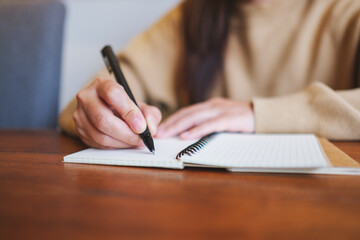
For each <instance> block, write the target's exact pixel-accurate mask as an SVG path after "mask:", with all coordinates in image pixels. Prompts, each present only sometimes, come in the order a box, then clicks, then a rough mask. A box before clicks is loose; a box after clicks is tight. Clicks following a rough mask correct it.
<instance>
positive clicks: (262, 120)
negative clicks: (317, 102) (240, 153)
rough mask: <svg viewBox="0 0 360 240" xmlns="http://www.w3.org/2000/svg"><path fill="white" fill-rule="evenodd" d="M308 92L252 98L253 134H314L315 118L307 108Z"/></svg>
mask: <svg viewBox="0 0 360 240" xmlns="http://www.w3.org/2000/svg"><path fill="white" fill-rule="evenodd" d="M308 90H309V89H307V90H304V91H301V92H297V93H294V94H290V95H286V96H280V97H271V98H254V99H253V104H254V115H255V132H256V133H311V132H315V130H316V126H315V125H316V124H315V123H316V122H317V121H316V120H317V119H316V118H317V116H316V114H315V113H313V110H312V109H311V108H310V107H309V104H310V96H309V93H308Z"/></svg>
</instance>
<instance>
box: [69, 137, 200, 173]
mask: <svg viewBox="0 0 360 240" xmlns="http://www.w3.org/2000/svg"><path fill="white" fill-rule="evenodd" d="M193 142H194V141H183V140H179V139H176V138H170V139H154V144H155V152H156V154H155V155H153V154H152V153H150V152H149V150H148V149H147V148H145V147H143V148H139V149H118V150H100V149H93V148H89V149H86V150H83V151H80V152H77V153H74V154H71V155H68V156H65V157H64V162H71V163H88V164H100V165H120V166H141V167H159V168H177V169H182V168H183V164H182V163H181V162H180V161H178V160H176V154H177V153H178V152H179V151H181V150H182V149H184V148H186V147H187V146H188V145H190V144H192V143H193Z"/></svg>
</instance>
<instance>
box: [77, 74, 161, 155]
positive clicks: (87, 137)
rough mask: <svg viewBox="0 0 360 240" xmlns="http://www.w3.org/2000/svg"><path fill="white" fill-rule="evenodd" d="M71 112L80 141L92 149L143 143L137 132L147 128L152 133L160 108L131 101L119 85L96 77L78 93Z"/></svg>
mask: <svg viewBox="0 0 360 240" xmlns="http://www.w3.org/2000/svg"><path fill="white" fill-rule="evenodd" d="M76 99H77V108H76V110H75V112H74V114H73V119H74V122H75V125H76V130H77V132H78V135H79V137H80V138H81V140H82V141H83V142H84V143H85V144H87V145H89V146H91V147H95V148H103V149H112V148H129V147H136V146H139V145H140V144H142V142H141V138H140V137H139V135H138V134H139V133H142V132H144V131H145V129H146V123H147V124H148V126H149V130H150V132H151V133H152V134H153V135H155V134H156V131H157V126H158V125H159V123H160V121H161V113H160V111H159V109H157V108H156V107H153V106H149V105H146V104H144V103H139V107H140V109H139V108H138V107H137V106H136V105H135V104H134V103H133V102H132V101H131V99H130V98H129V97H128V95H127V94H126V92H125V90H124V89H123V87H122V86H121V85H119V84H118V83H116V82H115V81H113V80H109V79H104V78H98V79H96V80H95V81H94V82H93V83H92V84H91V85H90V86H88V87H87V88H85V89H84V90H81V91H80V92H79V93H78V94H77V95H76Z"/></svg>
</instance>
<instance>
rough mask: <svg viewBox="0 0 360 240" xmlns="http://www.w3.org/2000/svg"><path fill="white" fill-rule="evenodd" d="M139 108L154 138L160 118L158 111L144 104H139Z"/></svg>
mask: <svg viewBox="0 0 360 240" xmlns="http://www.w3.org/2000/svg"><path fill="white" fill-rule="evenodd" d="M139 107H140V110H141V111H142V113H143V115H144V117H145V120H146V123H147V125H148V127H149V130H150V132H151V135H153V136H155V134H156V132H157V129H158V126H159V124H160V122H161V118H162V115H161V112H160V110H159V109H158V108H157V107H154V106H150V105H147V104H145V103H140V104H139Z"/></svg>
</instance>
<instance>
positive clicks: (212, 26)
mask: <svg viewBox="0 0 360 240" xmlns="http://www.w3.org/2000/svg"><path fill="white" fill-rule="evenodd" d="M235 2H236V0H186V1H185V2H184V3H183V4H182V36H183V38H182V49H181V52H180V57H179V62H178V69H177V74H176V85H175V86H176V92H177V93H178V97H179V102H180V104H181V105H189V104H193V103H197V102H201V101H204V100H206V99H207V98H208V97H209V95H210V93H211V91H212V90H213V88H214V85H215V81H216V79H217V78H218V76H219V74H221V71H222V69H223V63H224V53H225V48H226V42H227V39H228V35H229V28H230V27H229V25H230V18H231V15H232V11H233V9H234V3H235Z"/></svg>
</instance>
